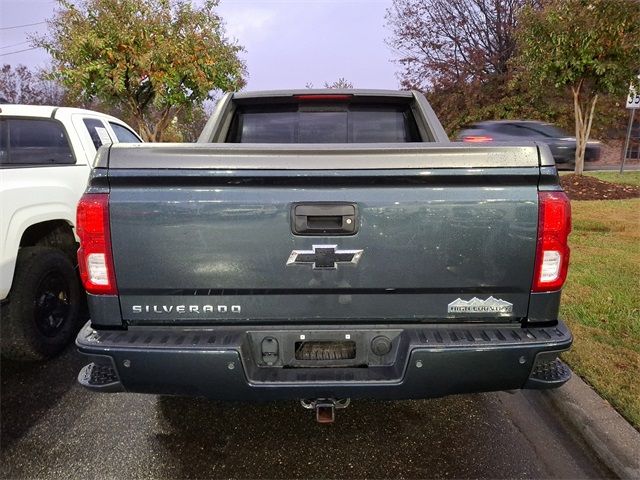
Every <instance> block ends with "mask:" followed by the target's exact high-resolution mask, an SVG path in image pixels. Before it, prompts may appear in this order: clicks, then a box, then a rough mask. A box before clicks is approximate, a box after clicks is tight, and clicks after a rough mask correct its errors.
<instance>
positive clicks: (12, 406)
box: [0, 346, 83, 452]
mask: <svg viewBox="0 0 640 480" xmlns="http://www.w3.org/2000/svg"><path fill="white" fill-rule="evenodd" d="M82 362H83V361H82V358H81V357H80V355H79V354H78V353H77V352H76V350H75V347H73V346H70V347H69V348H67V350H65V351H64V352H63V354H62V355H60V356H58V357H56V358H53V359H50V360H48V361H45V362H37V363H30V362H29V363H28V362H24V363H23V362H14V361H11V360H7V359H4V358H2V360H1V361H0V379H1V385H2V386H1V389H0V425H1V426H2V427H1V428H2V429H1V432H0V451H2V452H5V451H6V450H7V449H8V448H9V447H11V445H13V443H14V442H16V441H17V440H19V439H20V438H21V437H22V436H23V435H24V434H25V433H26V432H27V431H28V430H29V429H30V428H31V427H32V426H33V425H35V424H36V423H38V422H39V420H40V419H41V418H43V417H45V416H46V415H47V414H48V413H49V412H50V410H51V409H52V408H54V407H56V406H57V405H58V403H59V402H60V400H61V399H62V398H63V397H64V395H65V394H66V393H67V392H68V391H69V390H70V389H71V388H72V387H74V385H75V383H76V377H77V375H78V372H79V371H80V368H81V367H82V365H83V363H82Z"/></svg>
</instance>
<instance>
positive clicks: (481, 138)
mask: <svg viewBox="0 0 640 480" xmlns="http://www.w3.org/2000/svg"><path fill="white" fill-rule="evenodd" d="M462 141H463V142H467V143H484V142H492V141H493V138H491V137H489V136H487V135H468V136H466V137H462Z"/></svg>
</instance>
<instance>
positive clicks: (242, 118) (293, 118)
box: [226, 100, 423, 143]
mask: <svg viewBox="0 0 640 480" xmlns="http://www.w3.org/2000/svg"><path fill="white" fill-rule="evenodd" d="M226 141H227V142H228V143H405V142H420V141H423V140H422V138H421V137H420V134H419V131H418V127H417V125H416V121H415V118H414V116H413V113H412V111H411V106H410V104H409V103H407V102H397V103H359V102H351V101H347V102H345V101H339V102H333V101H324V100H322V101H317V100H314V101H310V102H303V101H300V102H292V101H291V100H289V101H288V102H286V101H283V102H276V103H267V104H262V105H260V104H258V105H256V104H252V105H243V104H238V105H237V106H236V110H235V113H234V115H233V119H232V121H231V127H230V129H229V133H228V135H227V139H226Z"/></svg>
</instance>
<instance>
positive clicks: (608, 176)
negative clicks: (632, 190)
mask: <svg viewBox="0 0 640 480" xmlns="http://www.w3.org/2000/svg"><path fill="white" fill-rule="evenodd" d="M586 174H587V175H589V176H590V177H596V178H598V179H600V180H604V181H605V182H612V183H623V184H626V185H635V186H636V187H640V171H633V172H624V173H622V174H621V173H618V172H586Z"/></svg>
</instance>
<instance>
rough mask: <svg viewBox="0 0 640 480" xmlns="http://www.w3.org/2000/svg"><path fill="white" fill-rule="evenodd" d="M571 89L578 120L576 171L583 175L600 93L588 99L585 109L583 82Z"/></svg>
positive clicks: (577, 173) (575, 114)
mask: <svg viewBox="0 0 640 480" xmlns="http://www.w3.org/2000/svg"><path fill="white" fill-rule="evenodd" d="M571 91H572V93H573V110H574V116H575V120H576V154H575V169H574V173H575V174H576V175H582V173H583V172H584V154H585V151H586V149H587V141H588V140H589V134H590V133H591V125H592V123H593V114H594V111H595V108H596V102H597V101H598V95H597V94H596V95H594V96H593V99H591V101H589V99H587V101H586V103H585V107H586V108H585V109H583V107H582V105H581V101H580V100H581V98H580V97H581V93H582V82H580V83H579V84H578V87H577V88H573V87H572V88H571Z"/></svg>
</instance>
